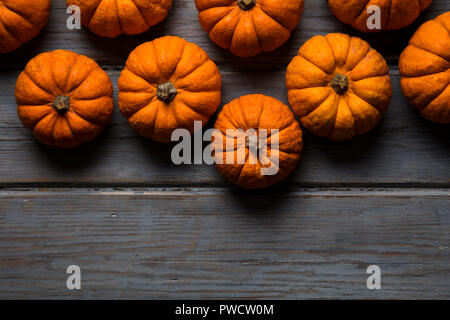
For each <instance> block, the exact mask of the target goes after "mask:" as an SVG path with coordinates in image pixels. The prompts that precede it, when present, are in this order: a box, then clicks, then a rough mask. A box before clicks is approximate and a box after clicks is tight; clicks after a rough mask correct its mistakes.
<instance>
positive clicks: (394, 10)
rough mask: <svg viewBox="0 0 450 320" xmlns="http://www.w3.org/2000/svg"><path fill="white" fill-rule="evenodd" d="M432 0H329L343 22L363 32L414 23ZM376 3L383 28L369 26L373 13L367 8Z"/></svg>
mask: <svg viewBox="0 0 450 320" xmlns="http://www.w3.org/2000/svg"><path fill="white" fill-rule="evenodd" d="M431 2H432V0H395V1H394V0H365V1H364V0H328V5H329V6H330V9H331V11H332V12H333V14H334V15H335V16H336V17H337V18H338V19H339V20H341V21H342V22H344V23H346V24H349V25H351V26H352V27H353V28H355V29H357V30H359V31H362V32H379V31H383V30H398V29H401V28H404V27H407V26H409V25H410V24H411V23H413V22H414V21H415V20H416V19H417V17H418V16H419V15H420V13H421V12H422V11H423V10H425V9H426V8H428V7H429V6H430V4H431ZM372 5H376V6H378V7H379V8H380V10H381V30H379V29H373V30H371V29H369V28H367V20H368V19H369V17H370V16H372V15H373V13H367V8H369V7H370V6H372Z"/></svg>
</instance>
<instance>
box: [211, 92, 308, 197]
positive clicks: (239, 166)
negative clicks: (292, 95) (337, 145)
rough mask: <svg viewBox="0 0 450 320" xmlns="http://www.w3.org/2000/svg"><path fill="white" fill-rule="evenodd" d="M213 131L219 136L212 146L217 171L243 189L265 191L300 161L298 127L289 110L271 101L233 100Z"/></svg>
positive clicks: (255, 96)
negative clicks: (263, 189) (261, 189)
mask: <svg viewBox="0 0 450 320" xmlns="http://www.w3.org/2000/svg"><path fill="white" fill-rule="evenodd" d="M214 127H215V129H216V130H217V132H218V133H219V134H218V135H216V136H215V137H214V139H213V143H212V149H213V150H214V153H215V154H214V157H215V159H216V166H217V169H218V170H219V172H220V173H221V174H222V175H223V176H224V177H225V178H226V179H227V180H229V181H231V182H233V183H235V184H236V185H238V186H241V187H243V188H248V189H260V188H265V187H268V186H270V185H272V184H274V183H276V182H278V181H280V180H282V179H283V178H285V177H287V176H288V175H289V174H290V173H291V172H292V171H293V170H294V168H295V167H296V165H297V163H298V161H299V159H300V155H301V151H302V149H303V140H302V131H301V129H300V125H299V124H298V122H297V120H295V117H294V115H293V114H292V111H291V110H290V109H289V107H287V106H286V105H284V104H283V103H281V102H280V101H278V100H276V99H274V98H271V97H268V96H265V95H262V94H253V95H247V96H244V97H241V98H239V99H236V100H233V101H231V102H230V103H229V104H227V105H226V106H224V108H223V110H222V111H221V112H220V114H219V116H218V118H217V121H216V124H215V126H214ZM230 130H232V131H231V132H230ZM233 130H234V131H233ZM272 130H277V131H275V132H273V131H272ZM232 132H235V134H231V133H232ZM227 138H228V139H229V140H227ZM227 159H231V161H229V160H227ZM230 162H231V163H230ZM273 169H274V170H273ZM264 170H266V171H264Z"/></svg>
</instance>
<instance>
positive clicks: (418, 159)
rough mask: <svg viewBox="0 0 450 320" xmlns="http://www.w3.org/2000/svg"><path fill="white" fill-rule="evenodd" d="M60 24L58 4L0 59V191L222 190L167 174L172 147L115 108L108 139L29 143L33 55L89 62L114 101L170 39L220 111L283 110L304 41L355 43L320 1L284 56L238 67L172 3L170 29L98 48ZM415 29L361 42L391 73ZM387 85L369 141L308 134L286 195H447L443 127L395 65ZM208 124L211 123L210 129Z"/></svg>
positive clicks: (200, 178)
mask: <svg viewBox="0 0 450 320" xmlns="http://www.w3.org/2000/svg"><path fill="white" fill-rule="evenodd" d="M449 9H450V3H448V1H439V0H438V1H434V3H433V6H432V7H431V8H430V9H429V10H427V12H426V13H424V15H423V16H421V20H424V19H427V18H430V17H433V16H436V15H437V14H439V13H440V12H443V11H445V10H449ZM66 17H67V15H66V14H65V5H64V1H54V4H53V9H52V16H51V20H50V22H49V25H48V27H47V28H46V30H44V32H43V33H42V35H41V36H40V37H39V38H38V39H36V40H35V41H33V42H32V43H30V44H28V45H26V46H25V47H24V48H22V49H21V50H19V51H18V52H15V53H12V54H9V55H4V56H2V59H1V62H0V70H2V71H0V110H2V113H1V114H0V151H1V152H0V177H1V179H0V184H3V185H5V186H17V185H20V186H23V185H30V184H33V185H49V184H52V185H60V184H61V185H65V186H85V185H93V184H100V185H140V186H161V185H171V186H192V185H196V186H200V185H203V186H205V185H207V186H224V185H227V184H226V182H225V180H224V179H222V177H220V176H219V175H218V174H217V172H216V170H215V168H214V167H208V166H202V165H201V166H199V165H196V166H188V165H187V166H182V167H176V166H174V165H172V164H171V160H170V151H171V148H172V146H170V145H168V146H166V145H160V144H158V143H153V142H151V141H148V140H145V139H142V138H140V137H138V136H137V135H136V134H134V132H133V131H132V130H131V129H130V128H129V127H128V125H127V123H126V121H125V119H124V118H123V117H122V116H121V115H120V112H119V111H118V108H117V105H116V107H115V109H116V110H115V111H116V112H115V115H114V118H113V121H112V123H111V125H110V126H109V127H108V128H107V130H106V132H105V133H104V134H103V135H102V136H101V137H99V138H98V139H96V140H94V141H93V142H91V143H89V144H87V145H84V146H82V147H80V148H77V149H75V150H69V151H67V150H57V149H52V148H48V147H45V146H43V145H41V144H39V143H38V142H36V141H35V140H34V139H33V137H32V136H31V134H30V133H29V132H28V131H27V130H26V129H24V128H23V127H22V126H21V124H20V121H19V120H18V118H17V114H16V107H15V102H14V97H13V91H14V86H15V81H16V78H17V76H18V74H19V73H20V70H21V68H23V66H24V65H25V64H26V62H27V61H28V60H29V59H31V58H32V57H33V56H34V55H35V54H37V53H38V52H41V51H47V50H53V49H58V48H60V49H62V48H65V49H71V50H75V51H76V52H78V53H81V54H86V55H88V56H90V57H92V58H94V59H96V60H97V61H98V62H99V63H101V64H102V65H103V66H104V68H105V69H106V70H107V71H108V73H109V74H110V76H111V78H112V80H113V83H114V85H115V95H116V101H117V93H118V89H117V79H118V76H119V74H120V71H121V70H122V68H123V67H122V65H123V63H124V61H125V60H126V58H127V55H128V54H129V52H131V50H132V49H133V48H134V47H135V46H137V45H139V44H140V43H142V42H144V41H148V40H152V39H153V38H155V37H159V36H162V35H165V34H169V33H170V34H174V35H179V36H182V37H184V38H186V39H187V40H189V41H193V42H195V43H197V44H199V45H201V46H202V47H203V48H204V49H205V50H206V51H207V52H208V53H209V54H210V56H211V57H212V58H213V59H214V60H215V61H216V62H217V63H218V64H219V67H220V69H221V72H222V75H223V81H224V88H223V103H224V104H225V103H227V102H229V101H231V100H232V99H235V98H238V97H239V96H242V95H245V94H249V93H264V94H267V95H270V96H273V97H275V98H277V99H279V100H281V101H283V102H284V103H288V102H287V97H286V88H285V84H284V82H285V81H284V77H285V69H286V66H287V64H288V63H289V61H290V59H291V58H292V57H293V56H295V54H296V51H297V50H298V48H299V47H300V45H301V44H302V43H303V42H304V41H306V40H307V39H308V38H309V37H311V36H313V35H315V34H318V33H326V32H327V31H343V32H350V33H352V34H357V33H355V31H353V30H351V29H350V28H348V27H347V26H345V25H343V24H342V23H340V22H339V21H338V20H337V19H335V18H334V17H333V16H332V14H331V13H330V10H329V9H328V6H327V3H326V1H307V2H306V9H305V13H304V19H303V20H302V21H301V23H300V25H299V27H298V28H297V29H296V31H295V32H294V33H293V35H292V38H291V40H290V41H289V42H288V43H287V44H286V45H285V46H283V47H282V48H280V49H279V50H277V51H275V52H273V53H270V54H264V55H261V56H259V57H256V58H254V59H239V58H236V57H233V56H232V55H231V54H229V53H227V52H226V51H225V50H222V49H219V48H217V47H216V46H215V45H214V44H213V43H212V42H211V41H210V40H209V39H208V36H207V34H206V33H205V32H204V31H203V30H201V27H200V25H199V23H198V21H197V11H196V9H195V5H194V1H191V0H189V1H181V0H178V1H175V4H174V8H173V10H172V11H171V13H170V15H169V17H168V19H167V20H166V21H165V22H163V23H162V24H161V25H159V26H157V27H155V28H154V29H152V30H151V31H149V32H147V33H145V34H143V35H140V36H135V37H126V36H123V37H119V38H118V39H113V40H111V39H103V38H99V37H97V36H95V35H93V34H92V33H90V32H89V31H87V30H81V31H69V30H67V29H66V28H65V19H66ZM417 23H420V21H419V22H417ZM186 26H189V27H186ZM415 27H417V24H416V26H412V27H411V28H409V29H407V30H404V31H401V32H394V33H383V34H380V35H364V38H365V39H368V40H370V41H371V43H372V44H374V46H375V47H377V48H378V49H380V51H381V52H382V53H383V54H384V55H385V56H386V57H387V59H388V61H390V62H391V63H394V64H396V63H397V59H398V55H399V53H400V52H401V50H402V48H403V47H404V46H406V43H407V41H408V39H409V35H410V33H412V32H413V31H414V28H415ZM377 43H378V44H379V45H378V46H377ZM111 48H113V50H112V49H111ZM391 75H392V80H393V85H394V97H393V100H392V104H391V107H390V110H389V111H388V112H387V113H386V115H385V117H384V119H383V121H382V122H381V124H380V125H379V126H378V127H377V128H376V129H375V130H374V131H372V132H371V133H369V134H367V135H365V136H362V137H357V138H355V139H353V140H350V141H347V142H343V143H336V142H332V141H329V140H327V139H324V138H318V137H315V136H313V135H312V134H309V133H307V132H306V133H305V150H304V153H303V159H302V160H301V162H300V164H299V167H298V169H297V170H296V171H295V172H294V173H293V174H292V175H291V177H289V179H288V180H286V181H285V182H284V183H283V184H284V185H300V186H321V185H334V186H335V185H365V184H372V185H387V184H393V185H399V184H404V185H423V186H425V185H426V186H440V187H442V186H448V185H450V170H449V165H448V164H449V162H448V159H449V157H450V131H449V128H448V126H443V125H436V124H432V123H430V122H427V121H425V120H423V119H422V118H420V117H419V116H418V114H417V113H416V112H415V111H414V110H413V108H412V107H411V106H409V105H408V103H407V101H406V100H405V99H404V97H403V96H402V94H401V92H400V85H399V73H398V70H397V66H396V65H391ZM214 121H215V116H214V117H213V118H212V119H211V121H210V124H209V126H212V124H213V123H214Z"/></svg>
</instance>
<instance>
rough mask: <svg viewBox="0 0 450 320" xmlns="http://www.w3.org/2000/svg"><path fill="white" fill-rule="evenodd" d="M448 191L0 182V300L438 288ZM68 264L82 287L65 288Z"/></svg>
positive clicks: (449, 258) (413, 292)
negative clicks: (19, 185)
mask: <svg viewBox="0 0 450 320" xmlns="http://www.w3.org/2000/svg"><path fill="white" fill-rule="evenodd" d="M449 195H450V192H449V190H448V189H446V190H400V189H393V190H353V189H348V190H344V189H335V190H308V191H297V192H287V191H279V192H275V193H262V194H255V193H236V192H232V191H229V190H226V189H225V190H224V189H216V190H206V189H192V190H189V189H186V190H176V189H175V190H172V189H171V190H167V189H161V190H159V189H134V190H132V189H124V190H117V189H116V190H114V189H100V190H82V189H80V190H78V189H74V190H69V189H58V190H50V189H47V190H45V189H41V190H3V191H1V192H0V261H1V263H0V298H19V297H20V298H43V297H52V298H69V297H73V296H80V297H83V298H200V299H202V298H380V299H381V298H382V299H387V298H447V299H448V298H450V277H449V272H450V253H449V247H450V232H449V231H450V211H449V208H450V197H449ZM72 264H76V265H79V266H80V267H81V269H82V280H83V282H82V287H83V290H82V291H81V292H72V291H68V290H67V289H66V287H65V279H66V276H67V275H66V274H65V270H66V268H67V266H68V265H72ZM372 264H376V265H379V266H380V268H381V270H382V290H380V291H376V292H374V291H370V290H368V289H367V288H366V279H367V275H366V268H367V266H369V265H372Z"/></svg>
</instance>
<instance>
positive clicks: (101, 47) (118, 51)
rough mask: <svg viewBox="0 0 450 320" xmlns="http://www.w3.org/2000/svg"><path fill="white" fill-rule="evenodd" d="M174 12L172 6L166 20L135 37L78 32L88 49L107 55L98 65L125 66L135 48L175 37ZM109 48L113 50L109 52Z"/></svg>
mask: <svg viewBox="0 0 450 320" xmlns="http://www.w3.org/2000/svg"><path fill="white" fill-rule="evenodd" d="M176 10H177V6H176V5H173V6H172V8H171V10H170V11H169V14H168V16H167V17H166V19H164V20H163V21H162V22H160V23H159V24H157V25H155V26H152V27H150V29H149V30H147V31H146V32H143V33H141V34H137V35H125V34H122V35H120V36H118V37H116V38H106V37H101V36H98V35H96V34H95V33H93V32H92V31H90V30H89V29H88V28H86V27H83V28H82V30H81V31H79V32H80V33H83V35H82V36H83V41H85V42H87V43H88V44H89V47H92V48H94V49H95V50H94V52H95V51H96V50H98V51H99V52H104V53H105V54H107V58H106V60H107V61H105V62H103V61H98V62H99V63H100V64H102V63H106V64H110V63H111V62H112V63H114V64H117V63H122V64H123V65H125V62H126V60H127V59H128V56H129V54H130V53H131V51H133V50H134V49H135V48H136V47H138V46H140V45H141V44H143V43H145V42H149V41H153V40H155V39H157V38H160V37H164V36H168V35H175V34H173V33H172V32H171V30H172V28H171V25H173V23H174V21H173V20H174V19H175V11H176ZM178 10H180V8H178ZM111 48H114V49H113V50H111Z"/></svg>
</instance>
